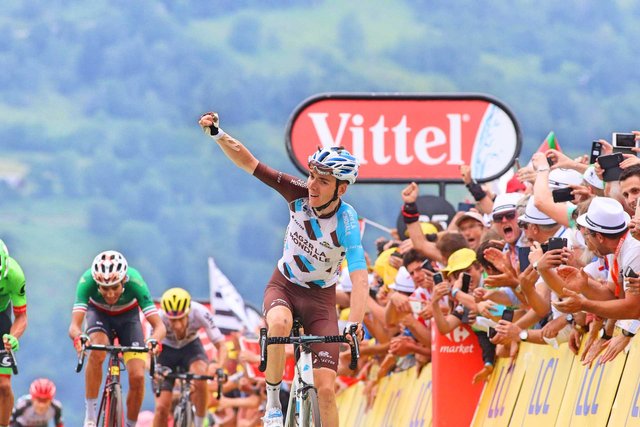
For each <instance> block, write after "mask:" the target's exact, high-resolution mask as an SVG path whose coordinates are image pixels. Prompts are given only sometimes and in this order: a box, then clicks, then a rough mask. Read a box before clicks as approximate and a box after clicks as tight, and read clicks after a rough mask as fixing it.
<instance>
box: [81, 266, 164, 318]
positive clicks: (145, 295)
mask: <svg viewBox="0 0 640 427" xmlns="http://www.w3.org/2000/svg"><path fill="white" fill-rule="evenodd" d="M89 305H91V306H93V307H95V308H96V309H98V310H100V311H102V312H105V313H107V314H109V315H112V316H115V315H118V314H122V313H124V312H126V311H129V310H133V309H135V308H137V307H140V309H141V310H142V313H144V315H145V317H149V316H150V315H152V314H158V310H157V309H156V306H155V304H154V303H153V299H152V298H151V293H150V292H149V287H148V286H147V284H146V283H145V281H144V279H143V278H142V276H141V275H140V273H139V272H138V271H137V270H136V269H134V268H131V267H129V268H128V269H127V280H126V282H125V283H124V292H122V295H120V298H118V301H117V302H116V303H115V304H113V305H111V304H107V303H106V302H105V300H104V298H103V297H102V295H101V294H100V292H99V291H98V283H97V282H96V281H95V280H93V277H92V276H91V270H90V269H89V270H87V271H86V272H85V273H84V274H83V275H82V277H80V280H79V281H78V286H77V288H76V302H75V303H74V304H73V311H74V312H86V311H87V308H88V306H89Z"/></svg>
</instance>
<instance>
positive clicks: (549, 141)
mask: <svg viewBox="0 0 640 427" xmlns="http://www.w3.org/2000/svg"><path fill="white" fill-rule="evenodd" d="M548 150H558V151H562V148H560V143H558V139H557V138H556V134H555V132H553V131H550V132H549V134H547V137H546V138H545V139H544V141H542V144H540V147H538V151H537V152H538V153H544V152H546V151H548Z"/></svg>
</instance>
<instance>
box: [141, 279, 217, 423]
mask: <svg viewBox="0 0 640 427" xmlns="http://www.w3.org/2000/svg"><path fill="white" fill-rule="evenodd" d="M160 307H161V308H162V309H161V310H160V318H161V319H162V322H163V323H164V326H165V328H166V329H167V336H166V337H165V338H164V339H163V340H162V353H160V356H159V357H158V364H159V365H161V366H162V367H165V368H170V369H171V370H172V371H173V372H176V371H177V370H179V369H180V370H182V372H183V373H186V372H190V373H192V374H197V375H206V374H207V367H208V365H209V358H208V357H207V353H206V352H205V350H204V346H203V345H202V341H201V340H200V338H199V337H198V331H199V330H200V329H203V330H204V331H205V333H206V334H207V337H208V338H209V341H211V342H212V343H213V345H215V347H216V349H217V350H218V366H219V367H222V366H224V362H225V360H226V359H227V347H226V346H225V345H224V335H222V332H220V329H218V327H217V326H216V324H215V322H214V320H213V314H211V311H209V310H208V309H207V308H206V307H205V306H204V305H202V304H200V303H198V302H196V301H192V300H191V295H190V294H189V292H187V291H186V290H184V289H182V288H171V289H169V290H167V291H166V292H165V293H164V294H163V295H162V299H161V301H160ZM174 382H175V380H171V379H164V380H163V381H162V383H161V384H160V396H158V397H157V398H156V411H155V415H154V418H153V425H154V426H155V427H163V426H166V425H168V424H167V423H168V419H169V412H170V411H171V397H172V395H171V392H172V390H173V384H174ZM193 384H194V390H193V395H192V396H193V403H194V405H195V408H196V416H195V419H194V422H195V427H202V426H203V425H204V418H205V416H206V414H207V384H206V382H204V381H194V383H193Z"/></svg>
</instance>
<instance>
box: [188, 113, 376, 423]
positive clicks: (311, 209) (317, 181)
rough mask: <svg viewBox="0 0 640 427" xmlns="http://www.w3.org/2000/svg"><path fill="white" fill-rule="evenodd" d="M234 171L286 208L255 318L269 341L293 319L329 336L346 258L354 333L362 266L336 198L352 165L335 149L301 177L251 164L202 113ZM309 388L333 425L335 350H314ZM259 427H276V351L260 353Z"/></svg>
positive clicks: (362, 299) (353, 172)
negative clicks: (280, 245) (263, 400)
mask: <svg viewBox="0 0 640 427" xmlns="http://www.w3.org/2000/svg"><path fill="white" fill-rule="evenodd" d="M199 124H200V126H201V127H202V128H203V130H204V131H205V133H207V134H209V135H210V136H211V137H212V138H213V139H214V140H215V141H216V143H217V144H218V146H220V148H221V149H222V151H223V152H224V153H225V155H226V156H227V157H229V159H231V161H233V163H235V165H236V166H238V167H240V168H241V169H242V170H244V171H245V172H248V173H250V174H252V175H253V176H255V177H256V178H258V179H259V180H261V181H262V182H263V183H265V184H267V185H269V186H270V187H272V188H273V189H275V190H276V191H278V192H279V193H280V194H281V195H282V196H283V197H284V198H285V200H286V201H287V203H288V204H289V225H288V226H287V231H286V235H285V241H284V249H283V254H282V257H281V258H280V260H279V261H278V266H277V268H276V269H275V271H274V273H273V275H272V277H271V279H270V280H269V283H268V284H267V287H266V289H265V293H264V300H263V301H264V302H263V313H264V315H265V317H266V322H267V327H268V330H269V335H270V336H287V335H289V333H290V331H291V326H292V323H293V316H296V317H299V318H300V319H301V320H302V324H303V325H304V328H305V333H307V334H313V335H336V334H337V333H338V319H337V315H336V308H335V304H336V301H335V300H336V291H335V286H334V285H335V284H336V283H337V281H338V278H339V276H340V264H341V262H342V260H343V259H345V258H346V260H347V264H348V268H349V274H350V278H351V281H352V282H353V292H352V293H351V312H350V314H349V319H348V320H349V323H348V324H347V328H348V327H349V326H350V325H351V324H352V323H356V324H358V330H359V331H358V333H359V334H360V331H361V326H360V323H361V322H362V318H363V317H364V312H365V303H366V300H367V294H368V283H367V266H366V262H365V257H364V250H363V248H362V244H361V241H360V227H359V225H358V216H357V214H356V211H355V210H354V209H353V208H352V207H351V206H350V205H348V204H347V203H345V202H343V201H342V200H341V197H342V196H343V195H344V194H345V192H346V191H347V188H348V186H349V184H353V183H354V182H355V181H356V177H357V175H358V166H359V165H358V161H357V160H356V158H355V157H353V156H352V155H351V154H350V153H349V152H348V151H347V150H345V149H344V148H342V147H325V148H322V149H318V151H316V152H315V153H313V154H312V155H311V156H309V163H308V165H309V176H308V178H307V180H306V182H305V181H304V180H301V179H298V178H296V177H293V176H291V175H288V174H285V173H283V172H279V171H276V170H274V169H272V168H270V167H269V166H267V165H266V164H264V163H262V162H260V161H258V159H256V158H255V157H254V156H253V155H252V154H251V152H250V151H249V150H248V149H247V148H246V147H245V146H244V145H243V144H242V143H240V142H239V141H238V140H236V139H235V138H233V137H231V136H230V135H228V134H226V133H224V132H223V131H222V129H220V128H219V120H218V115H217V114H216V113H205V114H204V115H202V117H201V118H200V121H199ZM312 348H313V349H314V353H315V356H314V361H313V364H314V382H315V385H316V387H317V389H318V401H319V406H320V415H321V418H322V420H323V423H324V424H325V425H329V426H337V425H338V409H337V405H336V400H335V391H334V387H335V379H336V369H337V365H338V348H337V346H336V345H332V344H314V345H312ZM267 360H268V365H267V370H266V374H265V376H266V381H267V406H266V409H265V416H264V418H263V421H264V425H265V426H281V425H282V423H283V417H282V410H281V406H280V401H279V398H278V396H279V392H280V382H281V381H282V373H283V369H284V362H285V354H284V348H283V346H282V345H273V346H269V347H268V359H267Z"/></svg>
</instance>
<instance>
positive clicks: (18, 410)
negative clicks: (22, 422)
mask: <svg viewBox="0 0 640 427" xmlns="http://www.w3.org/2000/svg"><path fill="white" fill-rule="evenodd" d="M29 406H31V402H30V399H29V397H28V396H22V397H20V398H19V399H18V401H17V402H16V404H15V406H14V407H13V410H12V411H11V422H12V423H16V422H18V417H19V416H20V415H22V414H24V411H26V410H27V408H28V407H29Z"/></svg>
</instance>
